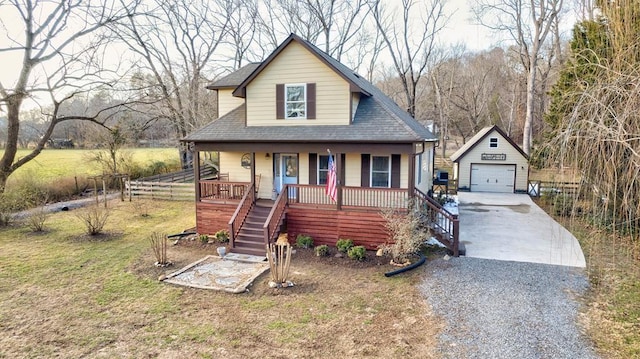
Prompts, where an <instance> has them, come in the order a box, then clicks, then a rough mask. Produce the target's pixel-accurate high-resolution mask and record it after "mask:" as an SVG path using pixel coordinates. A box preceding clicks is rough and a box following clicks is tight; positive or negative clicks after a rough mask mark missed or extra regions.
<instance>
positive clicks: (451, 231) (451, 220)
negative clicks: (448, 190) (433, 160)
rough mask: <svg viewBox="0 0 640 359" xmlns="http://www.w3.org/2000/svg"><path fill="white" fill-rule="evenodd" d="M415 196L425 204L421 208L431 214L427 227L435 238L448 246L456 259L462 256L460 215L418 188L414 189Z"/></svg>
mask: <svg viewBox="0 0 640 359" xmlns="http://www.w3.org/2000/svg"><path fill="white" fill-rule="evenodd" d="M414 196H415V197H416V198H417V199H418V200H421V201H422V202H423V203H424V206H420V207H421V208H422V209H426V210H427V211H429V212H430V213H429V216H428V219H429V220H428V223H427V225H428V226H429V228H431V229H432V230H433V231H434V237H435V238H436V239H437V240H438V241H439V242H441V243H442V244H444V245H446V246H447V248H449V249H450V250H451V252H453V256H454V257H458V256H459V255H460V253H459V247H460V238H459V236H460V219H459V218H458V215H457V214H453V213H451V212H449V211H448V210H447V209H446V208H444V207H443V206H442V205H441V204H440V202H438V201H436V200H434V199H433V198H431V197H430V196H428V195H426V194H425V193H423V192H422V191H420V190H419V189H417V188H414ZM433 212H435V213H433ZM434 214H435V215H434ZM438 215H439V216H440V217H438ZM440 232H442V233H440Z"/></svg>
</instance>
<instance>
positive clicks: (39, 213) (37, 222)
mask: <svg viewBox="0 0 640 359" xmlns="http://www.w3.org/2000/svg"><path fill="white" fill-rule="evenodd" d="M47 218H49V213H47V210H46V209H45V208H44V207H38V208H36V209H34V210H33V211H31V213H29V215H28V216H27V225H28V226H29V228H30V229H31V230H32V231H34V232H42V231H44V223H45V222H46V221H47Z"/></svg>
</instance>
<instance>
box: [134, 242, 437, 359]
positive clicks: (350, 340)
mask: <svg viewBox="0 0 640 359" xmlns="http://www.w3.org/2000/svg"><path fill="white" fill-rule="evenodd" d="M216 247H217V245H202V244H200V245H197V244H194V243H185V244H184V245H182V244H178V245H175V246H171V247H170V248H169V250H168V256H169V259H171V260H172V261H173V262H174V266H173V267H172V268H166V269H165V268H155V267H153V266H150V265H149V262H150V258H149V257H147V258H144V260H142V259H141V260H140V261H138V262H136V264H135V265H134V266H133V267H132V268H131V271H132V272H134V273H135V274H136V275H137V276H140V277H142V278H158V277H159V276H161V275H163V274H166V273H168V272H171V271H174V270H175V269H176V268H180V267H181V266H183V265H185V264H187V263H190V262H193V261H195V260H197V259H200V258H202V257H203V256H204V255H206V254H211V253H212V252H215V248H216ZM336 253H337V250H336V249H335V248H332V250H331V252H330V255H329V256H326V257H317V256H316V255H315V253H314V251H313V250H312V249H296V250H295V253H294V254H293V257H292V263H291V272H290V279H291V280H292V281H293V282H294V283H295V286H294V287H291V288H283V289H273V288H270V287H269V285H268V282H269V280H270V274H269V272H268V271H267V272H265V273H263V274H262V275H261V276H259V277H258V278H257V279H256V280H255V281H254V283H253V285H252V286H250V287H249V289H248V291H247V292H245V293H242V294H228V293H223V292H216V291H211V290H198V289H185V290H184V291H183V293H182V295H181V296H180V299H179V301H180V305H181V306H183V307H184V310H186V312H187V313H185V316H184V317H183V318H181V319H180V321H181V322H182V321H195V322H201V320H202V318H207V321H213V322H215V325H214V327H215V328H216V333H217V334H216V335H213V336H211V337H208V338H206V339H205V340H204V342H205V343H206V345H204V346H202V345H193V344H190V347H189V348H186V347H182V348H180V349H178V348H176V351H175V352H172V354H171V355H174V354H175V355H177V356H191V355H193V354H195V353H203V351H204V353H211V352H212V351H213V356H214V357H216V356H220V357H226V358H245V357H252V356H255V355H256V353H258V352H259V353H261V354H260V355H261V356H264V357H270V358H291V357H305V358H326V357H332V356H333V357H350V358H364V357H367V358H392V357H403V358H431V357H436V356H437V355H436V353H435V348H436V338H437V333H438V331H439V329H440V328H441V323H440V320H439V319H438V318H436V317H434V316H433V315H431V313H430V309H429V307H428V306H427V304H426V301H425V300H424V298H423V297H422V296H421V295H420V293H419V292H418V291H417V290H416V284H417V283H418V281H420V280H421V278H422V276H423V275H424V271H413V272H409V273H406V274H403V275H400V276H397V277H394V278H385V277H384V273H385V272H387V271H390V270H394V269H397V267H394V266H391V265H389V258H388V257H376V256H375V252H367V258H366V259H365V260H364V261H354V260H351V259H349V258H347V257H346V255H345V256H343V257H336V256H335V254H336ZM198 318H199V319H198ZM164 353H166V352H164ZM160 357H162V355H160Z"/></svg>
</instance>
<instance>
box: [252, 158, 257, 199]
mask: <svg viewBox="0 0 640 359" xmlns="http://www.w3.org/2000/svg"><path fill="white" fill-rule="evenodd" d="M251 184H252V185H253V186H254V188H253V190H254V191H255V185H256V153H255V152H251ZM254 194H255V193H254ZM252 198H253V203H255V202H256V196H253V197H252Z"/></svg>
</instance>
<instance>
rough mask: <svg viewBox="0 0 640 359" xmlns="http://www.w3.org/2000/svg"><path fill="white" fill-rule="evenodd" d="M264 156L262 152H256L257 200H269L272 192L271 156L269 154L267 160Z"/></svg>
mask: <svg viewBox="0 0 640 359" xmlns="http://www.w3.org/2000/svg"><path fill="white" fill-rule="evenodd" d="M265 155H266V153H264V152H256V176H257V175H260V184H259V187H258V198H267V199H269V198H271V192H272V190H273V154H269V158H266V157H265Z"/></svg>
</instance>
